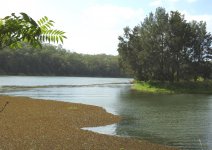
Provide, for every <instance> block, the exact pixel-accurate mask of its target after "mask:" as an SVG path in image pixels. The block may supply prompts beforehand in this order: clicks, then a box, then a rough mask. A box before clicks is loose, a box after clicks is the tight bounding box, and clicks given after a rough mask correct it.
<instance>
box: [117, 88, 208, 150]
mask: <svg viewBox="0 0 212 150" xmlns="http://www.w3.org/2000/svg"><path fill="white" fill-rule="evenodd" d="M125 92H126V91H125ZM119 100H120V101H122V103H124V105H122V107H119V111H118V114H119V115H121V116H125V117H124V118H125V119H124V120H123V121H122V122H120V123H119V124H117V128H116V133H117V134H119V135H127V136H136V137H140V138H142V139H146V140H150V141H152V142H156V143H162V144H165V145H171V146H177V147H179V148H182V149H212V147H211V144H212V140H211V136H212V128H211V125H212V120H211V119H212V117H211V116H212V107H211V103H212V98H211V96H209V95H185V94H181V95H143V94H140V93H137V92H134V91H131V92H129V93H128V94H126V93H125V94H120V99H119ZM123 131H124V132H123Z"/></svg>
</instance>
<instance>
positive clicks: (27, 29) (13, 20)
mask: <svg viewBox="0 0 212 150" xmlns="http://www.w3.org/2000/svg"><path fill="white" fill-rule="evenodd" d="M53 25H54V21H52V20H49V19H48V18H47V17H46V16H45V17H43V18H41V19H40V20H38V22H36V21H34V20H33V19H32V18H31V17H30V16H28V15H27V14H26V13H20V16H16V15H15V13H12V14H11V16H6V17H5V18H3V19H0V50H2V49H3V48H7V47H10V48H20V47H21V46H22V44H21V43H22V42H27V43H30V45H31V46H33V47H39V46H40V47H41V46H42V43H43V42H54V43H58V42H59V41H60V42H63V39H65V38H66V37H65V36H64V34H65V32H63V31H60V30H56V29H52V27H53Z"/></svg>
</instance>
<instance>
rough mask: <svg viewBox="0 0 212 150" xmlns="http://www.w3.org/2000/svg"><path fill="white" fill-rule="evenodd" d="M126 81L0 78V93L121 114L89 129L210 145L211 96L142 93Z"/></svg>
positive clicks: (189, 146)
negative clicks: (118, 119)
mask: <svg viewBox="0 0 212 150" xmlns="http://www.w3.org/2000/svg"><path fill="white" fill-rule="evenodd" d="M131 80H132V79H119V78H118V79H117V78H80V77H79V78H78V77H15V76H9V77H8V76H4V77H0V93H1V94H7V95H14V96H29V97H33V98H41V99H53V100H59V101H68V102H76V103H84V104H91V105H97V106H101V107H104V108H105V109H106V110H107V111H108V112H111V113H114V114H117V115H120V116H122V117H123V118H124V119H123V121H121V122H120V123H118V124H114V125H109V126H106V127H98V128H91V129H92V130H94V131H97V132H101V133H106V134H115V135H119V136H133V137H138V138H141V139H146V140H149V141H152V142H155V143H160V144H165V145H170V146H176V147H179V148H182V149H198V150H199V149H200V150H201V149H202V150H207V149H212V95H192V94H179V95H144V94H141V93H139V92H135V91H131V90H130V86H131V85H130V84H129V82H130V81H131Z"/></svg>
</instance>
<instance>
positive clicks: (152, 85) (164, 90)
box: [132, 81, 212, 94]
mask: <svg viewBox="0 0 212 150" xmlns="http://www.w3.org/2000/svg"><path fill="white" fill-rule="evenodd" d="M132 89H133V90H137V91H141V92H143V93H155V94H158V93H161V94H171V93H192V94H195V93H198V94H212V81H197V82H185V81H184V82H175V83H170V82H151V81H149V82H140V81H136V82H135V83H134V85H133V87H132Z"/></svg>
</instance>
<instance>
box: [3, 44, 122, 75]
mask: <svg viewBox="0 0 212 150" xmlns="http://www.w3.org/2000/svg"><path fill="white" fill-rule="evenodd" d="M0 74H1V75H5V74H7V75H56V76H100V77H123V76H124V74H123V73H122V71H121V70H120V69H119V63H118V56H112V55H105V54H99V55H86V54H78V53H73V52H70V51H67V50H65V49H63V48H62V46H60V45H59V46H54V45H50V44H45V45H43V46H42V48H33V47H32V46H30V45H29V44H26V43H22V46H21V48H15V49H10V48H5V49H2V50H1V51H0Z"/></svg>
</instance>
